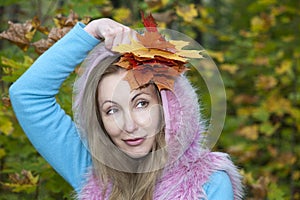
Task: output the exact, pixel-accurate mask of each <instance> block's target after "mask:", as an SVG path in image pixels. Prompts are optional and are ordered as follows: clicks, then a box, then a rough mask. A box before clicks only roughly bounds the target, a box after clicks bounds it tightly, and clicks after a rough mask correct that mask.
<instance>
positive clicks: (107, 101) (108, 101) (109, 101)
mask: <svg viewBox="0 0 300 200" xmlns="http://www.w3.org/2000/svg"><path fill="white" fill-rule="evenodd" d="M106 103H112V104H116V102H114V101H111V100H105V101H104V102H103V103H102V105H101V109H103V106H104V104H106Z"/></svg>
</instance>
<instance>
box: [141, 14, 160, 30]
mask: <svg viewBox="0 0 300 200" xmlns="http://www.w3.org/2000/svg"><path fill="white" fill-rule="evenodd" d="M141 16H142V22H143V24H144V27H145V28H146V29H147V31H149V32H157V23H156V22H155V19H154V18H153V16H152V14H151V13H150V15H149V16H147V17H145V16H144V13H143V12H141Z"/></svg>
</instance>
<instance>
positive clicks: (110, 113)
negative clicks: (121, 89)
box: [105, 108, 119, 115]
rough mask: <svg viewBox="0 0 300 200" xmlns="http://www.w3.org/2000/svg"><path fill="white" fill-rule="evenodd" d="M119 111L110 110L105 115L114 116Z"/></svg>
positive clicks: (115, 109)
mask: <svg viewBox="0 0 300 200" xmlns="http://www.w3.org/2000/svg"><path fill="white" fill-rule="evenodd" d="M118 111H119V110H118V109H117V108H109V109H108V110H107V111H106V112H105V114H106V115H113V114H115V113H116V112H118Z"/></svg>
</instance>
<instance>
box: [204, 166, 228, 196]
mask: <svg viewBox="0 0 300 200" xmlns="http://www.w3.org/2000/svg"><path fill="white" fill-rule="evenodd" d="M203 189H204V191H205V192H206V195H207V199H208V200H233V188H232V184H231V181H230V178H229V176H228V174H227V173H226V172H224V171H217V172H214V173H213V174H212V175H211V177H210V178H209V181H208V182H207V183H206V184H205V185H204V186H203Z"/></svg>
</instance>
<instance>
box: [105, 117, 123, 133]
mask: <svg viewBox="0 0 300 200" xmlns="http://www.w3.org/2000/svg"><path fill="white" fill-rule="evenodd" d="M102 121H103V125H104V128H105V130H106V132H107V133H108V135H109V136H110V137H111V138H113V137H118V136H119V135H120V133H121V129H120V127H119V125H118V123H117V121H116V120H114V119H111V117H107V118H102Z"/></svg>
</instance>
